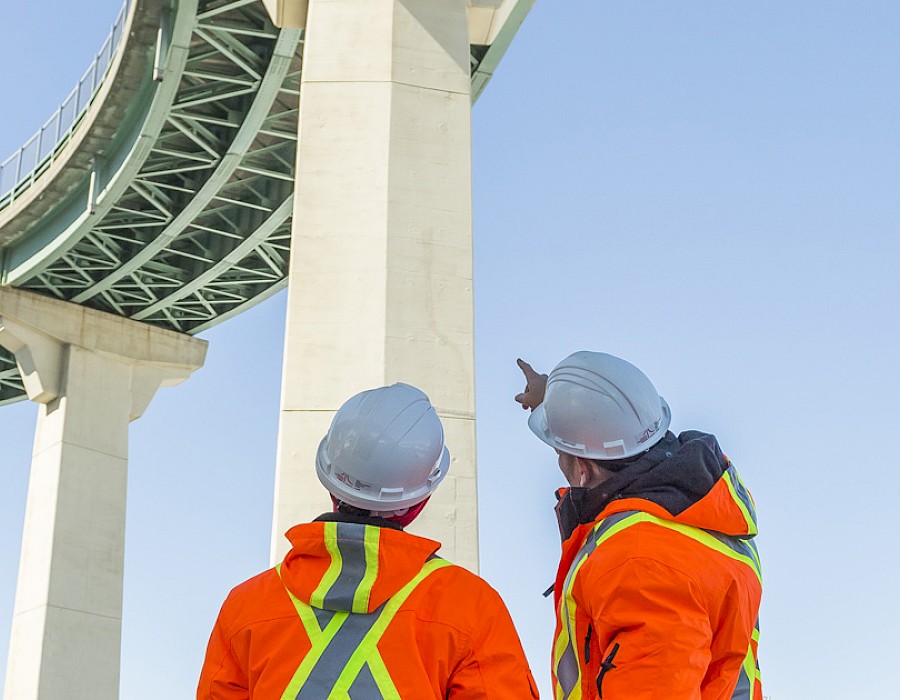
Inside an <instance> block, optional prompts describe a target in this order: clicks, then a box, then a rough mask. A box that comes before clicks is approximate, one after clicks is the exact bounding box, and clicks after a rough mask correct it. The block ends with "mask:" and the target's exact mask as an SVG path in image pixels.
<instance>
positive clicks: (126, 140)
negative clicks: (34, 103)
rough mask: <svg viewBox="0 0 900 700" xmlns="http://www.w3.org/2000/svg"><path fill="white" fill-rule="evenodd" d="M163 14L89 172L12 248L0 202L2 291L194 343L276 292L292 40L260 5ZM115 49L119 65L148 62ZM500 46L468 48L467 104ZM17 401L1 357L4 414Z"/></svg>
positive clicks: (236, 1)
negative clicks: (167, 17)
mask: <svg viewBox="0 0 900 700" xmlns="http://www.w3.org/2000/svg"><path fill="white" fill-rule="evenodd" d="M172 2H173V5H172V6H171V7H170V8H169V10H170V12H171V16H172V18H173V19H172V21H171V22H169V23H168V26H169V27H171V30H170V34H169V36H168V37H167V41H166V44H167V45H168V47H169V48H168V53H167V55H166V56H165V60H164V62H163V63H162V66H161V67H162V73H161V76H162V79H161V81H158V82H157V81H154V79H153V78H154V76H153V75H152V72H151V69H150V68H149V67H148V68H147V69H146V73H145V74H144V75H143V78H142V81H141V84H140V86H139V87H138V88H137V89H136V90H133V91H132V94H131V95H130V96H129V104H127V105H117V106H116V108H117V109H119V110H120V111H122V112H123V113H124V114H125V115H126V117H125V118H123V119H122V120H121V124H120V127H119V129H118V130H117V132H116V133H115V134H114V135H113V136H112V137H111V138H110V139H109V143H108V144H107V145H106V147H105V148H104V149H103V152H102V153H98V154H97V156H96V158H95V160H94V168H93V173H90V172H86V173H84V174H83V179H82V182H80V184H78V183H76V184H73V185H72V186H70V187H69V188H68V191H67V193H66V196H65V197H61V198H60V201H59V202H58V203H57V205H56V206H55V207H53V208H49V209H47V211H46V212H44V213H43V214H42V215H41V217H40V218H39V219H38V220H37V222H36V223H34V224H31V225H30V227H28V228H27V229H26V230H24V231H23V232H21V233H18V232H17V233H16V235H7V236H3V235H2V232H3V229H4V227H7V226H10V229H12V228H13V227H14V226H15V223H16V222H15V219H14V218H11V217H10V216H5V215H6V214H7V212H4V211H3V208H2V207H3V205H2V203H0V283H2V284H12V285H14V286H16V287H20V288H23V289H29V290H32V291H35V292H39V293H42V294H47V295H50V296H53V297H56V298H59V299H64V300H67V301H71V302H74V303H78V304H83V305H86V306H90V307H92V308H95V309H100V310H103V311H107V312H111V313H115V314H119V315H122V316H126V317H129V318H133V319H136V320H142V321H145V322H147V323H151V324H155V325H158V326H162V327H165V328H169V329H172V330H176V331H180V332H184V333H191V334H193V333H199V332H200V331H203V330H205V329H207V328H209V327H210V326H212V325H214V324H216V323H219V322H221V321H223V320H225V319H227V318H230V317H232V316H234V315H236V314H238V313H240V312H241V311H243V310H245V309H247V308H248V307H250V306H252V305H254V304H256V303H259V302H260V301H262V300H263V299H265V298H268V297H269V296H271V295H272V294H274V293H276V292H277V291H278V290H280V289H282V288H284V287H285V286H286V284H287V270H288V263H289V255H290V233H291V208H292V207H291V202H292V193H293V175H294V158H295V154H296V138H297V137H296V134H297V117H298V112H299V108H298V100H299V84H300V71H301V50H300V48H301V47H302V32H300V31H295V30H279V29H277V28H275V27H274V26H273V25H272V24H271V22H270V20H269V18H268V15H267V14H266V12H265V10H264V8H263V5H262V3H261V2H259V1H258V0H177V2H176V0H172ZM532 2H533V0H520V3H519V4H520V5H521V6H522V7H523V8H524V7H525V6H527V7H530V5H531V3H532ZM134 3H135V5H136V7H134V8H132V12H133V13H134V14H135V16H137V17H140V16H141V12H142V11H144V13H145V14H146V13H147V12H148V11H151V10H152V9H155V8H156V7H158V6H160V5H162V6H163V8H164V12H165V6H166V0H134ZM525 11H527V8H526V9H525ZM519 14H522V13H519ZM135 21H137V20H135ZM520 21H521V18H518V22H520ZM164 26H166V25H165V23H164ZM516 26H517V24H516ZM513 31H514V30H513ZM145 33H146V32H145ZM123 35H124V36H123V39H122V42H123V43H124V45H123V46H122V47H121V50H122V51H126V52H141V53H144V54H147V55H148V56H151V55H152V46H149V45H145V44H141V43H140V42H136V41H135V39H134V38H133V36H132V38H131V39H129V35H134V32H123ZM510 36H511V35H510ZM508 39H509V37H507V36H503V37H502V40H503V41H501V42H500V45H498V47H497V49H496V50H493V49H492V48H489V47H481V46H473V47H472V78H473V93H474V96H475V97H477V95H478V94H480V92H481V90H482V89H483V88H484V85H485V84H486V82H487V80H488V79H489V78H490V73H492V72H493V68H494V66H495V65H496V61H497V59H498V56H499V54H500V53H502V51H503V50H505V48H506V45H508ZM129 42H131V43H129ZM145 43H146V42H145ZM132 44H133V45H132ZM152 63H153V61H146V64H147V65H148V66H149V65H151V64H152ZM110 79H113V78H110ZM115 99H116V97H115V91H111V92H110V95H109V96H108V97H107V103H114V101H115ZM114 106H115V105H114ZM108 108H110V104H104V105H99V106H98V107H97V109H108ZM86 128H87V127H86ZM70 177H71V175H70ZM42 178H44V179H46V176H45V175H41V177H38V178H35V180H34V184H33V185H32V186H33V187H42V186H45V185H46V184H47V183H45V182H43V180H42ZM43 206H44V207H45V208H46V205H43ZM10 221H12V224H10ZM23 395H24V389H23V386H22V381H21V378H20V377H19V373H18V370H17V368H16V366H15V362H14V360H13V358H12V357H11V355H10V354H9V353H7V352H6V351H4V350H2V349H0V405H2V404H3V403H8V402H11V401H15V400H18V399H20V398H23Z"/></svg>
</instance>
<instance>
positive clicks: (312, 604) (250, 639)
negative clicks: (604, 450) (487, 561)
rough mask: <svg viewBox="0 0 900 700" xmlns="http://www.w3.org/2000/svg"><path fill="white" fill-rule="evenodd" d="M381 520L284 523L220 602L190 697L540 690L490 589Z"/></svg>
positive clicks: (503, 699)
mask: <svg viewBox="0 0 900 700" xmlns="http://www.w3.org/2000/svg"><path fill="white" fill-rule="evenodd" d="M376 523H377V524H376ZM379 525H380V526H379ZM391 525H392V524H391V523H388V521H384V520H380V519H370V518H359V517H355V516H345V515H342V514H328V515H326V516H322V517H321V518H320V519H318V520H317V521H315V522H312V523H309V524H304V525H298V526H296V527H294V528H292V529H291V530H290V531H289V532H288V533H287V536H288V539H289V540H290V541H291V544H292V546H293V548H292V549H291V551H290V552H289V553H288V554H287V556H286V557H285V558H284V560H283V561H282V562H281V564H279V565H278V566H277V567H275V568H273V569H270V570H268V571H265V572H263V573H262V574H260V575H258V576H256V577H254V578H252V579H250V580H249V581H246V582H245V583H243V584H241V585H240V586H238V587H237V588H235V589H234V590H233V591H232V592H231V593H230V595H229V596H228V598H227V599H226V601H225V603H224V604H223V606H222V610H221V612H220V614H219V617H218V620H217V621H216V624H215V627H214V629H213V632H212V636H211V638H210V640H209V647H208V650H207V654H206V661H205V663H204V665H203V670H202V672H201V676H200V683H199V687H198V690H197V698H198V700H247V699H249V698H254V699H257V700H279V699H285V700H286V699H288V698H289V699H290V700H307V699H309V700H325V698H353V699H354V700H356V699H359V698H363V699H365V700H377V699H378V698H385V699H392V700H398V699H400V698H403V699H404V700H427V699H428V698H441V699H444V698H453V699H463V698H465V699H467V700H468V699H469V698H471V699H473V700H474V699H476V698H485V699H486V698H492V699H497V700H507V699H508V700H514V699H515V700H522V699H523V698H532V697H533V698H536V697H538V694H537V691H536V689H535V684H534V680H533V678H532V676H531V673H530V671H529V669H528V663H527V661H526V659H525V655H524V652H523V651H522V646H521V643H520V641H519V638H518V635H517V634H516V631H515V628H514V627H513V623H512V620H511V619H510V616H509V613H508V612H507V610H506V606H505V605H504V604H503V601H502V600H501V599H500V596H499V595H498V594H497V593H496V592H495V591H494V590H493V589H492V588H491V587H490V586H489V585H488V584H487V583H485V582H484V581H483V580H482V579H481V578H479V577H478V576H476V575H474V574H472V573H470V572H469V571H467V570H465V569H463V568H461V567H459V566H454V565H452V564H450V563H449V562H447V561H445V560H443V559H441V558H438V557H436V556H435V552H436V551H437V549H438V548H439V547H440V544H439V543H437V542H433V541H431V540H428V539H424V538H422V537H416V536H414V535H411V534H409V533H406V532H403V531H402V530H400V529H393V528H392V527H391Z"/></svg>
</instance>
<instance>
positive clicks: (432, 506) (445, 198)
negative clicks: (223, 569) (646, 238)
mask: <svg viewBox="0 0 900 700" xmlns="http://www.w3.org/2000/svg"><path fill="white" fill-rule="evenodd" d="M469 4H470V3H469V2H468V0H441V1H440V2H435V1H434V0H341V2H334V1H333V0H310V2H309V13H308V17H307V23H306V38H305V45H304V59H303V76H302V83H301V91H300V92H301V97H300V126H299V135H300V140H299V148H298V161H297V162H298V164H297V174H296V192H295V204H294V224H293V226H294V229H293V242H292V251H293V255H292V259H291V270H290V285H289V292H288V295H289V296H288V312H287V328H286V340H285V355H284V374H283V387H282V403H281V422H280V432H279V448H278V465H277V470H276V487H275V490H276V492H275V511H274V521H273V538H272V558H273V561H275V560H278V559H280V558H281V557H282V555H283V553H284V552H285V551H286V549H287V547H288V543H287V541H286V540H285V539H284V538H283V533H284V532H285V531H286V530H287V529H288V528H289V527H290V526H292V525H293V524H295V523H297V522H302V521H306V520H309V519H310V518H312V517H315V516H316V515H318V514H320V513H322V512H324V511H326V510H330V509H331V504H330V502H329V500H328V496H327V493H326V492H325V491H324V489H323V488H322V487H321V485H320V484H319V482H318V480H317V479H316V476H315V472H314V464H315V452H316V448H317V446H318V444H319V441H320V440H321V439H322V437H323V436H324V434H325V432H326V430H327V428H328V425H329V423H330V421H331V418H332V417H333V415H334V412H335V411H336V409H337V408H338V407H339V406H340V404H341V403H343V402H344V401H345V400H346V399H347V398H349V397H350V396H351V395H352V394H354V393H356V392H358V391H361V390H364V389H370V388H373V387H376V386H381V385H384V384H390V383H393V382H396V381H404V382H407V383H409V384H413V385H416V386H418V387H420V388H421V389H423V390H424V391H425V392H426V393H427V394H428V395H429V396H430V397H431V400H432V402H433V404H434V405H435V407H436V408H437V410H438V413H439V414H440V416H441V418H442V420H443V422H444V425H445V428H446V432H447V443H448V447H449V449H450V452H451V454H452V458H453V462H452V466H451V469H450V474H449V476H448V477H447V479H446V480H445V482H444V483H443V484H442V486H441V488H440V489H438V491H437V494H436V495H435V497H434V498H433V499H432V501H431V503H429V506H428V508H426V509H425V512H424V513H423V516H422V517H421V518H420V520H421V522H419V521H417V522H416V523H415V524H414V525H413V526H412V527H411V529H412V530H413V531H414V532H418V533H420V534H423V535H425V536H429V537H433V538H434V539H438V540H440V541H441V542H443V544H444V547H443V549H442V554H443V555H444V556H445V557H447V558H448V559H450V560H452V561H455V562H456V563H458V564H461V565H463V566H467V567H469V568H472V569H475V568H477V566H478V529H477V510H476V484H475V392H474V352H473V338H474V328H473V325H474V324H473V291H472V224H471V219H472V212H471V199H472V196H471V75H470V57H469V35H468V21H467V12H468V5H469Z"/></svg>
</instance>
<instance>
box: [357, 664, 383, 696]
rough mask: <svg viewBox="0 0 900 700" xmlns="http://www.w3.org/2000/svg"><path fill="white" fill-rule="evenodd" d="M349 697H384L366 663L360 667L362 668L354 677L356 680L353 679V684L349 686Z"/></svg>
mask: <svg viewBox="0 0 900 700" xmlns="http://www.w3.org/2000/svg"><path fill="white" fill-rule="evenodd" d="M349 692H350V697H351V698H353V699H354V700H356V699H357V698H359V700H369V699H370V698H371V699H372V700H375V698H382V697H384V696H383V695H382V694H381V691H380V690H379V689H378V684H377V683H376V682H375V676H373V675H372V672H371V671H370V670H369V664H366V665H365V666H363V667H362V670H361V671H360V672H359V675H358V676H357V677H356V680H354V681H353V685H351V686H350V691H349Z"/></svg>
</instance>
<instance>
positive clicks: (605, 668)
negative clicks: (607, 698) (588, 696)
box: [597, 642, 619, 700]
mask: <svg viewBox="0 0 900 700" xmlns="http://www.w3.org/2000/svg"><path fill="white" fill-rule="evenodd" d="M618 653H619V643H618V642H616V643H615V644H614V645H613V648H612V651H611V652H609V656H607V657H606V661H604V662H603V663H602V664H600V673H599V674H597V694H598V696H599V697H600V700H603V687H602V686H603V677H604V676H605V675H606V674H607V673H609V672H610V671H612V670H613V669H614V668H617V667H616V665H615V664H613V659H615V658H616V654H618Z"/></svg>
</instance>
